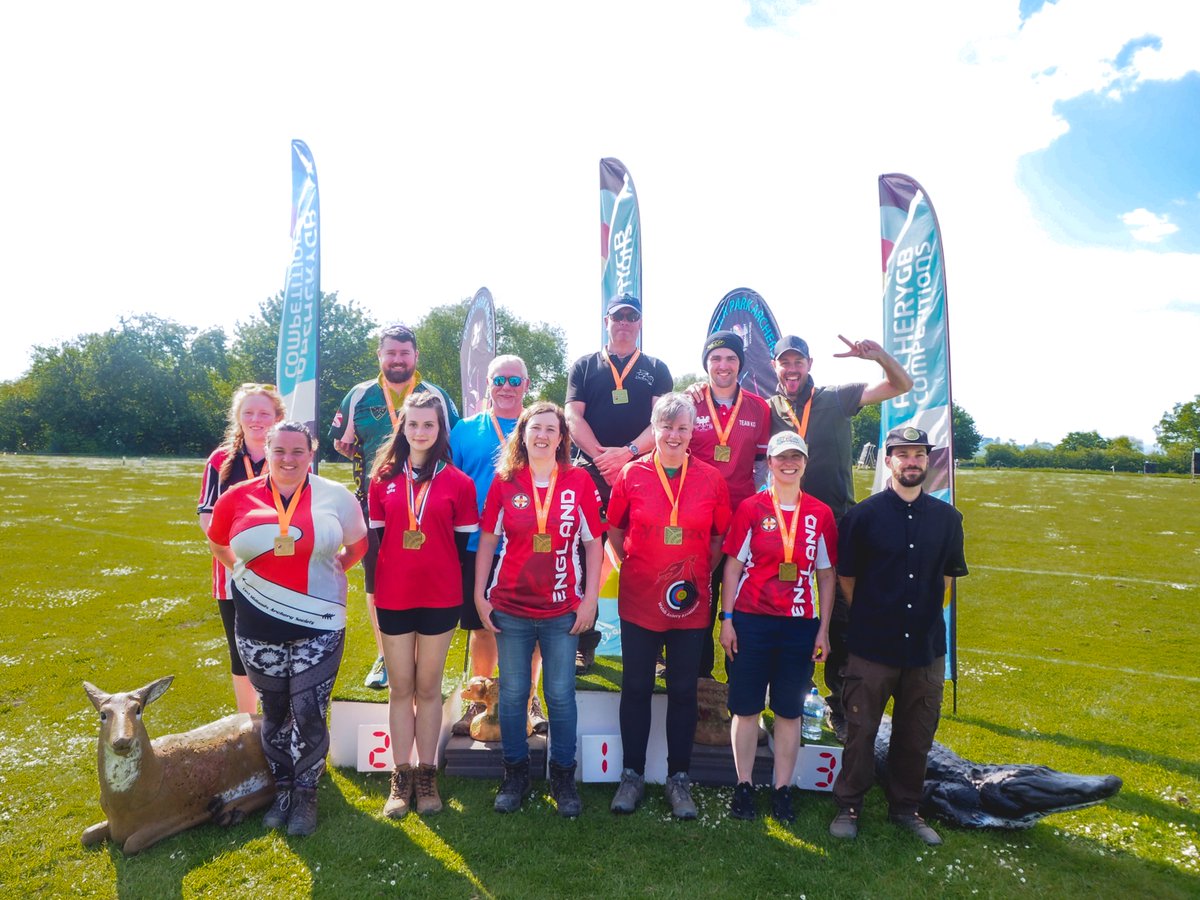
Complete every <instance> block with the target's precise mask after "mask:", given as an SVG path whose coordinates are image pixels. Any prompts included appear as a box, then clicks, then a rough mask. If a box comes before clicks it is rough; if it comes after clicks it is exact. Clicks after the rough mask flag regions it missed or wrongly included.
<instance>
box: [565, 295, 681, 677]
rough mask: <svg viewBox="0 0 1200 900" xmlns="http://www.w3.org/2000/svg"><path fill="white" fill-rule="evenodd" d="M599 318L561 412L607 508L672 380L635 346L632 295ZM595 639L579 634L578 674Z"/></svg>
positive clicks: (637, 303)
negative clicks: (599, 340) (594, 348)
mask: <svg viewBox="0 0 1200 900" xmlns="http://www.w3.org/2000/svg"><path fill="white" fill-rule="evenodd" d="M604 321H605V325H606V327H607V328H608V345H607V346H606V347H605V348H604V349H603V350H601V351H600V352H599V353H592V354H590V355H588V356H583V357H580V358H579V359H577V360H576V361H575V363H574V364H573V365H572V366H571V371H570V373H569V374H568V376H567V397H566V416H567V427H568V428H569V429H570V432H571V440H572V441H573V442H574V443H575V447H576V451H577V457H576V460H575V463H576V465H580V466H584V467H585V468H586V469H587V471H588V474H590V475H591V476H592V480H593V481H594V482H595V483H596V489H597V490H599V492H600V499H601V501H602V503H603V505H604V506H605V507H606V506H607V505H608V498H609V495H610V494H611V492H612V488H611V485H612V483H613V482H614V481H615V480H616V478H617V475H619V474H620V472H621V469H622V468H624V466H625V464H626V463H628V462H629V461H630V460H632V459H635V458H637V457H638V456H639V455H640V454H642V453H644V452H645V451H646V450H649V449H650V447H652V446H653V444H654V436H653V431H652V429H651V428H650V410H651V408H653V406H654V401H655V400H657V399H658V398H659V397H661V396H662V395H663V394H666V393H669V392H670V391H671V389H672V387H673V386H674V382H673V380H672V378H671V371H670V370H669V369H668V368H667V366H666V363H664V362H662V361H661V360H658V359H655V358H654V357H653V356H648V355H646V354H645V353H642V352H641V350H639V349H638V335H640V334H641V331H642V302H641V300H639V299H638V298H637V297H635V296H633V295H632V294H621V295H619V296H617V297H614V298H613V299H612V300H610V301H609V304H608V309H607V314H606V316H605V319H604ZM602 512H603V507H602ZM599 642H600V633H599V632H598V631H596V630H594V629H593V630H591V631H587V632H584V633H583V634H581V635H580V636H579V658H578V660H577V665H576V669H577V670H578V671H579V672H581V673H582V672H584V671H586V670H587V669H589V668H590V667H591V665H592V661H593V660H594V659H595V655H596V645H597V644H598V643H599Z"/></svg>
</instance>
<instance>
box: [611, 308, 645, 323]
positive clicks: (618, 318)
mask: <svg viewBox="0 0 1200 900" xmlns="http://www.w3.org/2000/svg"><path fill="white" fill-rule="evenodd" d="M608 317H609V318H610V319H612V320H613V321H614V322H640V321H642V314H641V313H635V312H634V311H633V310H626V311H617V312H615V313H609V314H608Z"/></svg>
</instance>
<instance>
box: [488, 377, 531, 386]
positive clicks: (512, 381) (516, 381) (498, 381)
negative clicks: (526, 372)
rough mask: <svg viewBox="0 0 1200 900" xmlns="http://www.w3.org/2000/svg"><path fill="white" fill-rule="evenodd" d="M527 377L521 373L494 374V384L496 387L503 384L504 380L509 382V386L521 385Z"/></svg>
mask: <svg viewBox="0 0 1200 900" xmlns="http://www.w3.org/2000/svg"><path fill="white" fill-rule="evenodd" d="M524 380H525V379H524V378H522V377H521V376H520V375H493V376H492V384H493V385H495V386H496V387H501V386H503V384H504V382H506V381H507V382H508V386H509V387H520V386H521V382H522V381H524Z"/></svg>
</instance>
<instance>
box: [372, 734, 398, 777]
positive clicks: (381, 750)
mask: <svg viewBox="0 0 1200 900" xmlns="http://www.w3.org/2000/svg"><path fill="white" fill-rule="evenodd" d="M371 737H373V738H381V739H382V740H383V745H382V746H379V747H374V748H372V750H371V752H370V753H369V754H367V765H369V766H370V767H371V768H372V769H386V768H387V762H386V761H384V760H383V759H382V758H381V757H382V756H383V754H385V753H387V751H388V750H389V749H390V748H391V746H392V737H391V735H389V734H388V733H387V732H386V731H372V732H371ZM376 754H379V757H380V758H377V757H376Z"/></svg>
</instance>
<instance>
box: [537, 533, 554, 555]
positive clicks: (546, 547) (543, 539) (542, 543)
mask: <svg viewBox="0 0 1200 900" xmlns="http://www.w3.org/2000/svg"><path fill="white" fill-rule="evenodd" d="M533 552H534V553H549V552H550V535H548V534H535V535H534V536H533Z"/></svg>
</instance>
